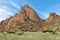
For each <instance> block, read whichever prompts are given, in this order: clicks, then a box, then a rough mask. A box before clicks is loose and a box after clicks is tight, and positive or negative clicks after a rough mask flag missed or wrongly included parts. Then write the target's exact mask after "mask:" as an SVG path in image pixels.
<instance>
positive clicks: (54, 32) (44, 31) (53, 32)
mask: <svg viewBox="0 0 60 40" xmlns="http://www.w3.org/2000/svg"><path fill="white" fill-rule="evenodd" d="M42 32H43V33H46V32H49V33H52V34H56V31H52V30H43V31H42Z"/></svg>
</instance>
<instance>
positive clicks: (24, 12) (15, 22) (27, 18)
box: [1, 4, 43, 31]
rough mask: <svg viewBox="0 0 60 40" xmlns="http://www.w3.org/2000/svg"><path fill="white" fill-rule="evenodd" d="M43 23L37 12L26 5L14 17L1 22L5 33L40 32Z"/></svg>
mask: <svg viewBox="0 0 60 40" xmlns="http://www.w3.org/2000/svg"><path fill="white" fill-rule="evenodd" d="M42 23H43V21H42V20H41V18H39V17H38V15H37V14H36V12H35V11H34V10H33V9H32V8H31V7H30V6H29V5H27V4H26V5H25V6H23V7H22V8H21V10H20V11H19V12H18V13H17V14H16V15H15V16H13V17H11V18H9V19H6V20H4V21H2V22H1V25H2V29H3V31H38V29H39V28H40V27H41V25H42Z"/></svg>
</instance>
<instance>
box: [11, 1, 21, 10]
mask: <svg viewBox="0 0 60 40" xmlns="http://www.w3.org/2000/svg"><path fill="white" fill-rule="evenodd" d="M10 3H11V4H12V5H13V6H14V7H16V8H18V9H20V7H19V6H18V5H17V4H16V3H14V2H13V1H12V0H10Z"/></svg>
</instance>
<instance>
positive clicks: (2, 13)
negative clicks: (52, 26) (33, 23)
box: [0, 0, 60, 21]
mask: <svg viewBox="0 0 60 40" xmlns="http://www.w3.org/2000/svg"><path fill="white" fill-rule="evenodd" d="M25 4H29V5H30V6H31V7H32V8H33V9H34V10H35V11H36V12H37V14H38V16H39V17H40V18H42V19H45V18H47V17H48V16H49V14H50V12H56V13H57V14H58V15H60V0H0V21H1V20H4V19H6V18H9V17H10V16H14V15H15V14H16V13H17V12H18V11H19V10H20V9H21V7H22V6H23V5H25Z"/></svg>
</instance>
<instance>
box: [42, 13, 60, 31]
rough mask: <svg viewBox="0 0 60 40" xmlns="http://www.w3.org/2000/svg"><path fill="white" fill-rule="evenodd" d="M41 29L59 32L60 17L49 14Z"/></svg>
mask: <svg viewBox="0 0 60 40" xmlns="http://www.w3.org/2000/svg"><path fill="white" fill-rule="evenodd" d="M42 28H43V29H48V30H54V31H60V16H59V15H56V13H51V14H50V16H49V17H48V18H47V19H46V20H45V21H44V24H43V26H42Z"/></svg>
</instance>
